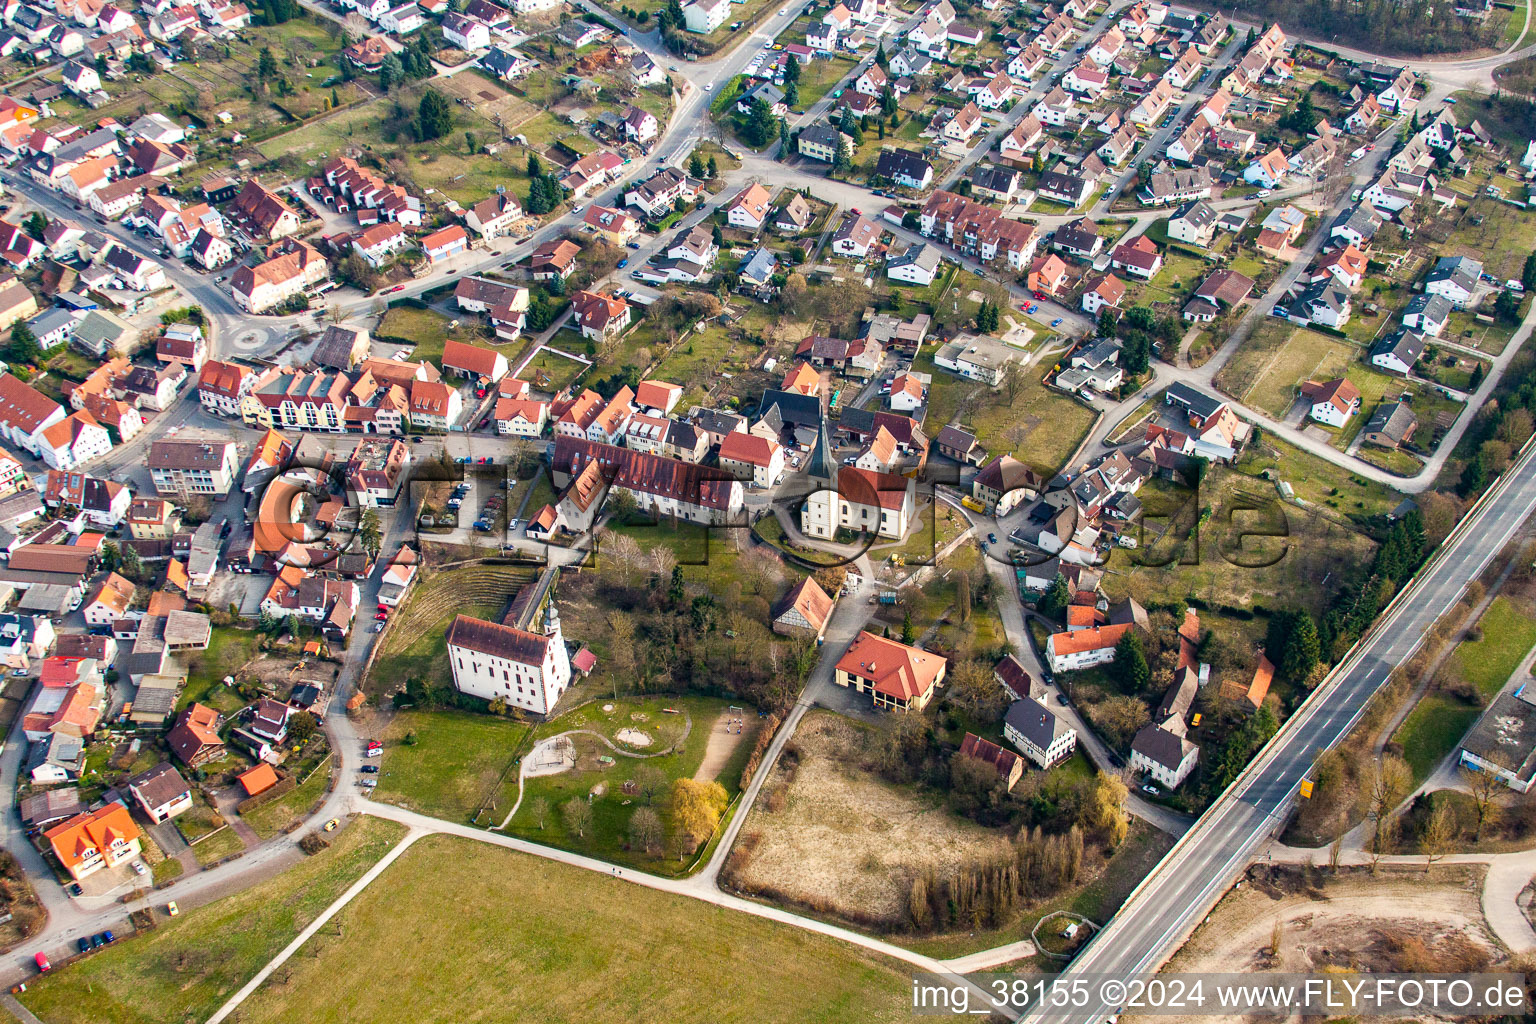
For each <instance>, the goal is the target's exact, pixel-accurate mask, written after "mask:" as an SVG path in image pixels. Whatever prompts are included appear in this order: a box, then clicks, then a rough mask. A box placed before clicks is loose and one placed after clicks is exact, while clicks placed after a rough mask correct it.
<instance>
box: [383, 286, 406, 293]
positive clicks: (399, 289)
mask: <svg viewBox="0 0 1536 1024" xmlns="http://www.w3.org/2000/svg"><path fill="white" fill-rule="evenodd" d="M403 291H405V285H403V284H397V285H395V286H394V287H393V288H385V289H384V290H383V291H382V292H380V293H379V294H380V295H389V294H390V293H392V292H403Z"/></svg>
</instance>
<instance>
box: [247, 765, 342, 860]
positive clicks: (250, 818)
mask: <svg viewBox="0 0 1536 1024" xmlns="http://www.w3.org/2000/svg"><path fill="white" fill-rule="evenodd" d="M328 760H329V754H327V761H328ZM330 777H331V776H330V772H329V771H327V770H326V768H325V766H321V767H320V768H317V769H316V770H315V771H314V772H313V773H312V774H311V775H310V776H309V778H308V779H306V780H305V781H304V782H303V784H302V785H299V786H297V787H296V788H294V789H293V791H292V792H289V793H285V794H284V795H283V796H280V797H278V798H277V799H276V800H273V801H271V802H270V803H265V804H262V805H261V806H260V807H257V808H256V809H255V810H253V811H251V812H250V813H249V814H242V815H241V816H240V817H241V819H242V820H243V821H244V822H245V823H246V824H247V825H249V826H251V831H253V832H255V833H256V834H257V835H258V836H260V837H261V838H262V839H271V838H272V837H273V836H275V835H277V834H278V833H279V832H281V831H282V830H283V828H284V827H285V826H287V825H289V824H291V823H292V822H293V821H295V820H296V819H298V818H301V817H302V816H303V815H304V814H305V813H306V812H307V811H308V810H309V808H310V805H311V804H313V803H314V802H315V801H316V800H319V799H320V798H321V797H322V796H324V795H325V786H326V783H327V782H328V781H329V780H330Z"/></svg>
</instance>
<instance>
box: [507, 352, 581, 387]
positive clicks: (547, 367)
mask: <svg viewBox="0 0 1536 1024" xmlns="http://www.w3.org/2000/svg"><path fill="white" fill-rule="evenodd" d="M578 351H580V350H579V349H578ZM588 365H589V364H587V363H584V362H581V361H580V360H577V359H570V358H568V357H566V356H562V355H559V354H557V353H555V352H552V351H550V350H549V349H547V348H541V349H539V351H538V352H537V353H535V354H534V357H533V358H532V359H530V360H528V364H527V365H526V366H524V367H523V371H522V373H521V374H519V376H520V377H521V378H522V379H523V380H526V381H528V382H530V383H531V384H533V385H534V387H536V388H537V389H538V390H540V391H546V392H548V393H550V394H554V393H555V392H556V391H559V390H561V389H562V388H565V387H566V386H567V385H569V384H570V383H571V382H572V381H574V380H575V379H576V378H577V377H579V376H581V375H582V374H583V373H585V372H586V371H587V368H588ZM540 373H543V374H545V375H546V376H545V377H544V378H543V379H540V377H539V374H540Z"/></svg>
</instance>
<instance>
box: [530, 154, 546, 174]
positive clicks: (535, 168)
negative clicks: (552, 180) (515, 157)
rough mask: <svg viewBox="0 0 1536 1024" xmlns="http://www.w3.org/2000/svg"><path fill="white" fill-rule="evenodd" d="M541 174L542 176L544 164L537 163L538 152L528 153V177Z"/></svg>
mask: <svg viewBox="0 0 1536 1024" xmlns="http://www.w3.org/2000/svg"><path fill="white" fill-rule="evenodd" d="M543 176H544V165H543V164H541V163H539V157H538V154H536V153H529V154H528V177H530V178H542V177H543Z"/></svg>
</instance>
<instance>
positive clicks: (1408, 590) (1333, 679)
mask: <svg viewBox="0 0 1536 1024" xmlns="http://www.w3.org/2000/svg"><path fill="white" fill-rule="evenodd" d="M1533 458H1536V437H1533V438H1531V439H1529V440H1527V441H1526V443H1525V445H1524V446H1523V447H1522V448H1521V450H1520V458H1519V459H1518V460H1517V461H1516V462H1515V463H1514V464H1512V465H1511V466H1510V467H1509V469H1508V470H1506V471H1505V472H1504V474H1503V475H1502V476H1501V477H1500V478H1499V480H1498V482H1497V483H1495V484H1494V486H1492V487H1490V488H1489V489H1488V490H1487V491H1485V492H1483V494H1482V496H1481V497H1480V498H1478V499H1477V501H1475V502H1473V504H1472V507H1471V508H1470V509H1468V510H1467V513H1466V514H1465V515H1464V516H1463V517H1462V519H1461V522H1459V523H1458V524H1457V526H1456V528H1455V529H1454V530H1452V531H1451V533H1450V535H1449V536H1447V537H1446V539H1445V541H1444V542H1442V543H1441V545H1440V547H1439V548H1438V549H1436V551H1435V553H1434V554H1433V555H1432V556H1431V557H1430V559H1429V560H1428V561H1427V562H1425V564H1424V565H1423V566H1422V567H1421V568H1420V569H1419V571H1418V572H1417V573H1416V574H1414V577H1413V579H1412V580H1410V581H1409V583H1408V584H1407V585H1406V586H1404V587H1402V588H1401V589H1399V590H1398V592H1397V594H1396V596H1394V597H1393V598H1392V600H1391V601H1389V602H1388V603H1387V606H1386V607H1385V608H1383V609H1382V611H1381V613H1380V614H1379V615H1377V617H1376V620H1375V622H1373V623H1372V624H1371V626H1370V627H1369V628H1367V629H1366V631H1365V632H1364V633H1363V634H1361V636H1360V638H1359V639H1358V640H1356V641H1355V643H1354V644H1353V645H1351V647H1350V648H1349V650H1348V651H1346V652H1345V654H1344V657H1343V658H1341V659H1340V660H1339V663H1338V664H1337V665H1335V666H1334V668H1333V669H1332V671H1330V672H1329V673H1328V675H1327V676H1326V677H1325V678H1324V680H1323V682H1322V683H1321V684H1319V685H1318V687H1317V688H1316V689H1315V690H1313V691H1312V693H1311V694H1310V695H1308V697H1307V699H1306V700H1305V701H1303V702H1302V704H1301V706H1300V708H1299V709H1298V711H1297V713H1296V714H1293V715H1292V716H1291V717H1290V718H1289V719H1288V720H1287V721H1286V722H1285V724H1284V725H1283V726H1282V727H1281V728H1280V729H1279V731H1277V732H1276V733H1275V735H1274V736H1273V737H1272V738H1271V739H1270V741H1269V743H1267V744H1265V746H1264V748H1263V750H1261V751H1260V752H1259V754H1258V756H1257V757H1255V758H1254V759H1253V760H1252V761H1251V762H1249V764H1248V766H1247V767H1246V768H1244V769H1243V771H1242V772H1240V773H1239V774H1238V776H1237V778H1235V779H1233V780H1232V782H1231V783H1230V784H1229V785H1228V786H1227V788H1226V789H1224V790H1223V791H1222V792H1221V795H1220V796H1218V797H1217V798H1216V799H1215V800H1214V801H1212V803H1211V805H1210V806H1209V807H1207V808H1206V811H1205V813H1204V814H1202V815H1201V816H1200V820H1199V821H1197V822H1196V823H1195V825H1194V827H1192V828H1190V829H1189V830H1188V831H1187V832H1185V833H1184V835H1182V836H1180V837H1179V839H1178V840H1177V841H1176V842H1175V843H1174V844H1173V846H1172V847H1171V848H1170V849H1169V850H1168V852H1167V853H1166V854H1164V855H1163V859H1162V860H1160V861H1159V862H1158V863H1157V866H1156V867H1154V868H1153V869H1152V871H1150V872H1149V873H1148V874H1147V876H1146V877H1145V878H1143V879H1142V880H1141V881H1140V882H1139V883H1137V885H1136V887H1135V888H1134V889H1132V890H1131V892H1130V893H1129V894H1128V895H1127V896H1126V898H1125V901H1124V902H1123V903H1122V904H1121V908H1120V911H1118V912H1117V913H1116V915H1115V917H1114V918H1112V919H1111V920H1110V921H1109V922H1108V923H1107V924H1106V925H1105V927H1104V929H1103V931H1100V932H1098V933H1096V934H1095V935H1094V937H1093V939H1092V940H1090V942H1089V944H1088V945H1087V946H1085V947H1084V948H1083V951H1082V953H1081V954H1079V956H1078V959H1077V961H1076V962H1079V963H1080V962H1082V960H1083V957H1084V954H1087V953H1088V952H1090V951H1091V950H1093V948H1094V947H1095V946H1096V945H1098V943H1099V941H1100V940H1101V939H1102V938H1103V936H1105V935H1107V934H1109V933H1110V932H1112V931H1114V930H1115V926H1116V924H1117V923H1119V922H1121V921H1123V920H1124V918H1123V916H1122V915H1123V914H1124V913H1125V909H1126V908H1127V907H1129V906H1131V905H1133V904H1134V903H1135V902H1136V901H1137V900H1139V899H1140V898H1141V896H1142V894H1143V893H1144V892H1145V890H1146V889H1147V888H1148V887H1149V886H1150V885H1152V884H1153V882H1154V881H1156V880H1158V879H1160V878H1161V877H1162V875H1163V873H1164V871H1166V870H1168V869H1169V867H1168V866H1169V865H1171V864H1172V863H1173V862H1174V861H1175V860H1177V858H1178V856H1179V854H1180V853H1181V852H1182V851H1184V850H1185V849H1187V848H1188V846H1189V845H1190V844H1192V843H1194V842H1196V841H1197V840H1199V839H1203V838H1205V832H1206V831H1207V830H1208V829H1209V827H1210V822H1212V821H1213V820H1214V819H1215V817H1216V816H1217V815H1218V814H1219V813H1220V812H1221V811H1222V810H1223V809H1225V808H1226V807H1227V806H1228V805H1229V804H1230V803H1231V801H1233V800H1234V799H1236V798H1237V796H1238V794H1239V793H1241V792H1243V791H1245V790H1246V788H1247V787H1248V786H1249V785H1250V784H1251V783H1252V782H1253V781H1255V779H1256V778H1257V777H1258V775H1259V774H1260V773H1262V772H1263V771H1265V770H1266V769H1268V768H1269V767H1270V766H1271V765H1272V764H1273V763H1274V759H1275V757H1276V756H1278V751H1279V750H1280V748H1281V747H1282V746H1283V745H1284V742H1283V741H1284V740H1287V739H1289V738H1290V737H1291V736H1293V735H1295V734H1296V733H1297V732H1299V731H1300V730H1302V729H1304V728H1305V727H1306V724H1307V722H1308V721H1309V720H1310V719H1311V718H1312V716H1313V715H1314V714H1316V713H1317V711H1318V709H1319V708H1321V707H1322V706H1323V704H1324V703H1325V702H1326V700H1327V698H1328V697H1329V696H1331V695H1332V694H1333V693H1334V692H1336V691H1337V690H1338V688H1339V686H1340V685H1342V683H1343V681H1344V679H1345V678H1346V677H1347V676H1348V675H1349V673H1350V672H1352V671H1353V670H1354V669H1355V668H1356V667H1357V665H1358V664H1359V662H1360V659H1361V658H1362V657H1363V655H1364V654H1365V650H1366V648H1367V647H1368V646H1369V645H1370V643H1374V641H1375V640H1376V638H1377V637H1378V636H1379V635H1380V634H1381V632H1382V630H1383V629H1385V628H1387V627H1388V626H1389V624H1390V621H1391V619H1392V618H1393V617H1394V616H1395V615H1396V614H1397V612H1398V610H1399V609H1400V608H1401V606H1402V605H1403V603H1404V602H1406V601H1408V600H1410V599H1411V598H1413V597H1414V596H1416V595H1417V593H1418V591H1419V590H1420V589H1422V588H1423V586H1425V584H1426V581H1427V580H1428V578H1429V577H1430V576H1431V575H1432V574H1433V572H1434V571H1435V570H1436V569H1437V568H1439V566H1440V565H1441V564H1442V563H1443V562H1444V561H1445V560H1446V558H1448V557H1449V552H1450V551H1451V550H1452V549H1453V548H1455V547H1456V546H1457V545H1458V544H1459V543H1461V542H1462V541H1463V540H1464V539H1465V538H1466V537H1467V536H1468V535H1469V534H1470V533H1472V532H1474V531H1475V530H1477V529H1479V528H1480V524H1479V523H1478V520H1479V519H1480V517H1481V516H1482V515H1483V514H1484V513H1485V512H1487V511H1488V509H1489V508H1490V506H1491V505H1492V504H1493V503H1494V502H1495V501H1496V500H1498V499H1499V498H1501V497H1503V495H1504V493H1505V492H1506V491H1507V490H1508V489H1510V488H1512V487H1513V486H1514V485H1513V483H1512V481H1513V480H1514V478H1515V476H1516V475H1517V473H1518V472H1519V471H1520V470H1522V469H1524V468H1525V467H1526V466H1527V464H1529V463H1530V462H1531V461H1532V460H1533ZM1496 554H1497V551H1494V552H1492V553H1490V554H1489V556H1488V559H1487V560H1486V561H1484V563H1483V565H1481V566H1479V567H1478V569H1477V572H1481V571H1482V569H1483V568H1484V567H1485V566H1486V565H1487V561H1491V560H1492V558H1493V557H1494V555H1496ZM1476 575H1477V574H1476V573H1473V574H1472V576H1471V577H1469V578H1468V580H1467V581H1466V582H1467V583H1470V582H1471V580H1472V579H1475V578H1476ZM1463 588H1465V584H1463ZM1424 641H1425V635H1424V634H1422V633H1421V634H1419V635H1418V636H1417V637H1415V638H1414V640H1413V643H1412V645H1411V646H1410V647H1409V649H1408V651H1407V653H1406V654H1405V656H1404V659H1403V660H1405V661H1406V660H1408V659H1409V658H1412V657H1413V656H1414V655H1415V654H1417V653H1418V651H1419V648H1420V647H1422V646H1423V644H1424ZM1385 679H1386V677H1385V676H1384V677H1383V679H1382V682H1384V681H1385ZM1380 686H1381V682H1378V683H1377V685H1376V687H1374V688H1373V689H1372V691H1371V693H1370V696H1372V697H1373V696H1375V694H1376V692H1377V691H1378V690H1379V689H1380ZM1369 703H1370V701H1369V698H1367V699H1366V700H1363V701H1361V702H1360V703H1359V704H1358V705H1357V706H1356V707H1355V709H1354V711H1353V713H1352V714H1351V715H1350V716H1349V718H1348V720H1346V722H1345V723H1344V726H1343V728H1342V729H1341V730H1340V732H1339V736H1340V737H1343V736H1347V735H1348V734H1349V732H1350V731H1351V730H1352V729H1353V728H1354V727H1355V725H1356V723H1358V722H1359V720H1360V717H1361V715H1363V714H1364V713H1365V709H1366V707H1367V705H1368V704H1369ZM1300 782H1301V780H1300V778H1298V779H1297V781H1296V784H1295V785H1293V786H1292V787H1291V788H1290V789H1289V790H1288V791H1287V792H1286V794H1285V796H1284V797H1283V798H1282V799H1281V800H1280V802H1279V803H1278V804H1277V806H1276V810H1275V812H1272V814H1271V815H1270V816H1269V817H1273V816H1274V815H1275V814H1277V813H1278V812H1279V811H1281V810H1283V809H1285V808H1287V807H1289V806H1290V804H1291V802H1292V801H1293V800H1294V799H1295V796H1296V792H1297V790H1298V789H1299V787H1300ZM1266 820H1267V819H1266ZM1258 835H1259V833H1258V832H1256V833H1255V834H1254V835H1253V836H1250V837H1249V842H1251V841H1252V840H1254V839H1256V838H1257V837H1258ZM1247 845H1248V843H1246V842H1245V844H1244V847H1246V846H1247ZM1240 852H1242V851H1240ZM1243 860H1244V862H1246V857H1244V858H1243ZM1195 910H1196V908H1194V907H1191V911H1192V913H1191V914H1190V915H1189V920H1188V922H1186V923H1185V924H1184V925H1183V927H1182V929H1181V930H1182V931H1186V932H1187V931H1188V930H1189V929H1190V928H1191V927H1192V926H1193V923H1194V922H1195V921H1196V920H1198V919H1199V918H1201V917H1203V916H1204V911H1200V912H1198V913H1197V912H1193V911H1195ZM1166 938H1168V936H1164V939H1166ZM1149 955H1150V956H1155V957H1157V958H1158V959H1157V962H1158V964H1159V965H1161V964H1162V963H1163V962H1164V961H1165V960H1166V959H1167V955H1168V953H1167V951H1163V950H1150V951H1149ZM1069 970H1070V968H1069Z"/></svg>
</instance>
